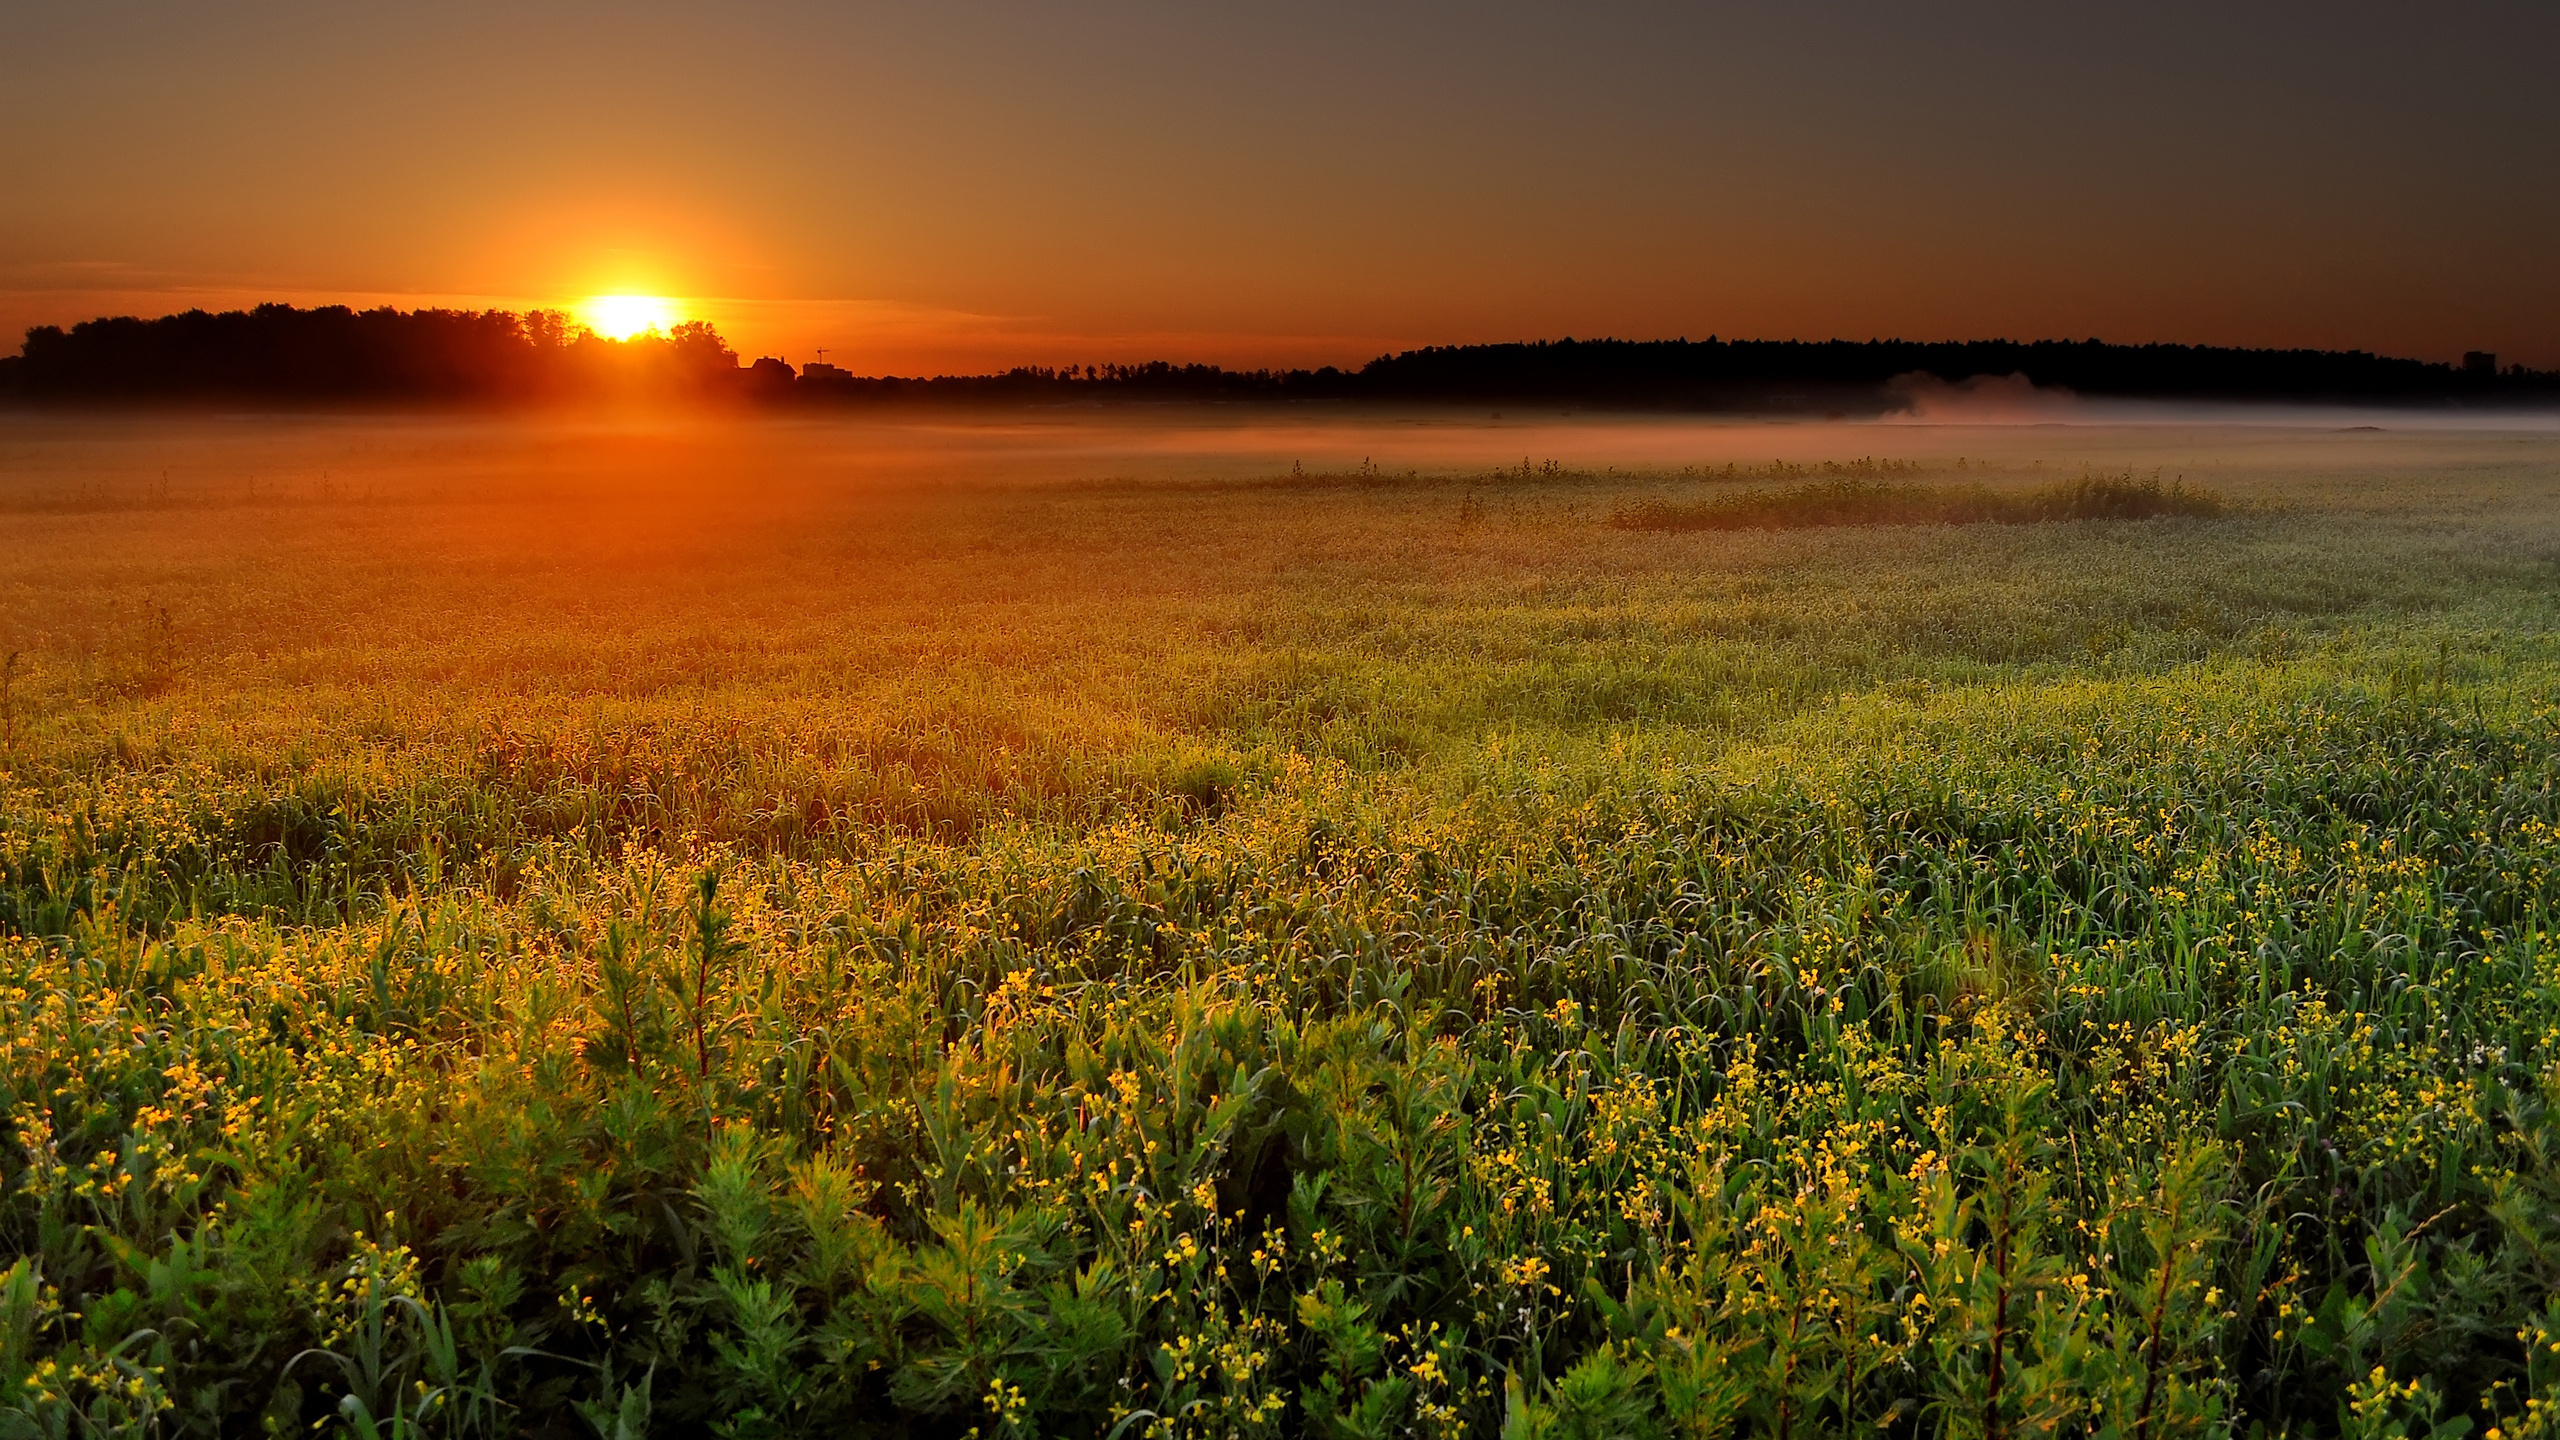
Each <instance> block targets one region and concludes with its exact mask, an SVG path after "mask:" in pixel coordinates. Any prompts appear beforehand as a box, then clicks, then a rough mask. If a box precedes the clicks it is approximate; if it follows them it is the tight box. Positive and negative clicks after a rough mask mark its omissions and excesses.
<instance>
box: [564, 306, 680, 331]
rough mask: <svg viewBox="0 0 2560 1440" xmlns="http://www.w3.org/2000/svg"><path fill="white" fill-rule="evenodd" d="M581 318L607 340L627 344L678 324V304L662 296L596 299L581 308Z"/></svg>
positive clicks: (588, 326) (579, 313)
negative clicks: (636, 338)
mask: <svg viewBox="0 0 2560 1440" xmlns="http://www.w3.org/2000/svg"><path fill="white" fill-rule="evenodd" d="M578 318H579V319H580V320H582V321H584V322H586V326H587V328H588V329H590V330H593V331H594V332H596V333H597V334H599V335H601V336H603V337H604V338H606V339H607V340H628V339H630V338H631V337H632V336H634V335H641V334H645V333H647V332H649V331H651V330H666V329H670V328H672V327H673V326H674V325H675V323H676V304H675V302H674V301H672V300H669V299H667V298H666V297H665V296H663V295H597V296H594V297H592V298H590V299H589V300H588V301H587V302H586V303H585V304H583V305H580V306H579V307H578Z"/></svg>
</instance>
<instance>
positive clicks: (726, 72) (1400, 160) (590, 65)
mask: <svg viewBox="0 0 2560 1440" xmlns="http://www.w3.org/2000/svg"><path fill="white" fill-rule="evenodd" d="M2555 74H2560V5H2555V4H2553V3H2551V0H2528V3H2454V4H2439V5H2424V6H2422V5H2417V4H2402V5H2379V4H2335V3H2333V4H2319V5H2312V4H2251V3H2243V0H2219V3H2213V4H2187V3H2153V4H2139V5H2121V6H2103V7H2102V6H2096V5H2087V4H2078V5H2071V4H2059V5H2058V4H2051V3H2043V4H2023V3H2020V4H1943V5H1936V6H1918V5H1910V4H1893V5H1888V4H1829V5H1822V4H1802V3H1800V4H1757V3H1737V4H1716V3H1693V4H1685V5H1655V4H1587V5H1564V4H1493V3H1485V4H1471V5H1457V4H1399V3H1383V0H1372V3H1367V4H1343V5H1331V4H1266V5H1258V6H1250V7H1248V6H1242V5H1231V4H1201V3H1196V0H1195V3H1191V4H1162V5H1158V4H1087V5H1061V4H1030V3H937V4H932V5H921V4H919V5H900V6H887V5H865V4H852V3H833V4H815V3H775V0H765V3H729V4H721V5H703V4H698V3H697V4H687V5H675V4H658V3H623V4H612V5H605V4H562V3H549V0H505V3H479V0H450V3H439V4H434V5H425V4H409V5H391V4H350V3H347V0H331V3H325V4H322V3H310V4H299V3H255V4H250V3H224V0H81V3H76V4H74V3H54V0H5V3H0V137H5V138H4V139H0V334H7V335H9V336H14V335H15V334H16V333H17V332H19V331H20V330H22V329H23V328H24V327H26V326H28V325H31V324H39V323H67V322H70V321H74V320H78V319H82V318H86V317H88V316H91V315H96V314H105V313H140V314H159V313H164V312H167V311H171V310H178V309H184V308H187V307H189V306H193V305H202V306H205V307H207V308H221V307H225V306H233V305H239V304H245V303H252V302H255V301H257V300H260V299H288V300H292V301H295V302H297V303H304V304H310V303H320V302H324V301H333V300H346V301H351V302H355V303H380V302H390V303H395V304H399V305H403V306H409V305H416V304H427V303H443V304H455V303H459V304H469V305H474V306H478V305H503V306H507V307H509V308H518V307H522V306H526V305H532V304H564V303H568V302H572V301H575V300H576V299H578V298H580V297H582V296H585V295H589V294H592V293H596V292H600V291H614V290H638V291H648V292H654V293H661V294H668V295H673V296H678V297H683V298H684V302H685V305H686V307H687V308H688V309H689V310H690V311H691V312H693V313H698V314H701V315H704V316H706V317H707V318H710V319H712V320H714V321H716V322H717V323H718V324H719V325H720V326H721V328H722V330H723V331H724V332H725V333H726V334H728V335H729V336H730V337H731V339H732V340H733V341H734V342H736V343H737V344H738V346H739V348H740V349H741V350H742V351H744V352H745V353H746V354H748V355H749V356H753V355H756V354H762V353H781V354H785V355H787V356H788V357H789V358H791V359H793V360H794V361H801V360H806V359H809V358H811V356H812V354H813V352H814V350H815V349H816V347H818V346H822V345H823V346H829V347H831V354H830V356H829V358H831V359H834V360H836V361H838V362H839V363H843V364H846V365H849V366H851V367H852V368H855V369H857V370H862V371H866V372H878V371H889V372H896V373H915V372H918V371H938V370H975V369H983V368H988V367H991V366H998V365H1005V364H1015V363H1036V364H1063V363H1079V364H1080V363H1085V362H1101V361H1115V360H1135V359H1143V358H1152V357H1159V356H1161V357H1167V358H1175V359H1202V360H1215V361H1222V362H1226V363H1231V364H1232V363H1245V364H1265V363H1289V364H1296V363H1326V362H1333V363H1347V364H1356V363H1358V362H1360V361H1362V360H1365V359H1367V358H1369V357H1370V356H1373V355H1376V354H1378V353H1380V352H1382V351H1385V350H1388V349H1393V348H1401V347H1405V346H1410V345H1417V344H1429V343H1443V342H1458V341H1480V340H1503V339H1524V338H1532V337H1538V336H1556V335H1565V334H1573V335H1584V336H1589V335H1602V334H1609V335H1620V336H1629V337H1653V336H1671V335H1684V334H1685V335H1691V336H1704V335H1707V334H1711V333H1713V334H1721V335H1725V336H1729V337H1730V336H1762V337H1790V336H1793V337H1806V338H1821V337H1829V336H1833V335H1842V336H1850V337H1854V338H1860V339H1863V338H1866V337H1869V336H1877V335H1898V336H1905V337H1909V338H1914V339H1940V338H1967V337H1977V336H1995V335H2002V336H2011V337H2015V338H2030V337H2036V336H2047V335H2069V336H2090V335H2095V336H2100V337H2103V338H2106V339H2110V340H2121V341H2141V340H2154V339H2160V340H2193V341H2203V342H2212V343H2227V344H2248V345H2318V346H2338V347H2350V346H2352V347H2362V348H2370V349H2379V350H2383V351H2387V352H2393V353H2401V354H2413V355H2420V356H2426V357H2430V358H2436V359H2451V358H2454V357H2455V356H2456V355H2458V354H2459V353H2460V352H2461V351H2463V350H2466V349H2475V348H2480V349H2493V350H2496V351H2498V352H2500V353H2501V355H2502V356H2503V357H2505V358H2508V359H2515V360H2522V361H2526V362H2528V363H2532V364H2537V365H2560V81H2555V79H2554V76H2555Z"/></svg>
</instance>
